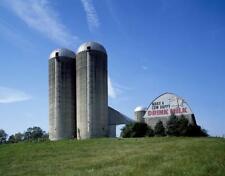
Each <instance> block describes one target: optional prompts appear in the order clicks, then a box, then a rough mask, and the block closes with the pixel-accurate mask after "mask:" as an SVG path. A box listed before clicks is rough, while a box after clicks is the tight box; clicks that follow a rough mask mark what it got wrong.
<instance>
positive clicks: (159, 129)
mask: <svg viewBox="0 0 225 176" xmlns="http://www.w3.org/2000/svg"><path fill="white" fill-rule="evenodd" d="M154 133H155V135H156V136H165V135H166V134H165V127H164V126H163V123H162V121H161V120H160V121H158V122H157V123H156V125H155V128H154Z"/></svg>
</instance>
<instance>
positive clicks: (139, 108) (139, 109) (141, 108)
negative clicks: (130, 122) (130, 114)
mask: <svg viewBox="0 0 225 176" xmlns="http://www.w3.org/2000/svg"><path fill="white" fill-rule="evenodd" d="M146 110H147V108H145V107H142V106H138V107H136V108H135V109H134V112H138V111H146Z"/></svg>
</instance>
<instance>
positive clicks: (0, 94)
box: [0, 86, 31, 103]
mask: <svg viewBox="0 0 225 176" xmlns="http://www.w3.org/2000/svg"><path fill="white" fill-rule="evenodd" d="M29 99H31V96H29V95H28V94H26V93H25V92H22V91H20V90H16V89H11V88H8V87H1V86H0V103H15V102H19V101H26V100H29Z"/></svg>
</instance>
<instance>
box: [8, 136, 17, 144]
mask: <svg viewBox="0 0 225 176" xmlns="http://www.w3.org/2000/svg"><path fill="white" fill-rule="evenodd" d="M8 143H16V140H15V136H14V135H11V136H9V139H8Z"/></svg>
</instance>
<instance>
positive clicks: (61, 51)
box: [49, 48, 76, 59]
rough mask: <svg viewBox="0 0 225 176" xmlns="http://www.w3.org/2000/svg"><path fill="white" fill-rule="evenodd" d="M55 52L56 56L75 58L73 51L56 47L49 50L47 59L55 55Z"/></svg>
mask: <svg viewBox="0 0 225 176" xmlns="http://www.w3.org/2000/svg"><path fill="white" fill-rule="evenodd" d="M56 53H58V55H57V56H58V57H60V56H61V57H71V58H75V57H76V55H75V53H74V52H73V51H71V50H69V49H66V48H58V49H55V50H54V51H52V52H51V54H50V56H49V59H51V58H54V57H56Z"/></svg>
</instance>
